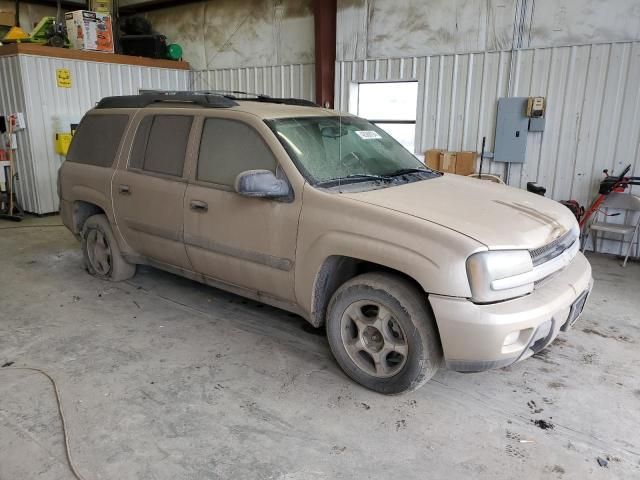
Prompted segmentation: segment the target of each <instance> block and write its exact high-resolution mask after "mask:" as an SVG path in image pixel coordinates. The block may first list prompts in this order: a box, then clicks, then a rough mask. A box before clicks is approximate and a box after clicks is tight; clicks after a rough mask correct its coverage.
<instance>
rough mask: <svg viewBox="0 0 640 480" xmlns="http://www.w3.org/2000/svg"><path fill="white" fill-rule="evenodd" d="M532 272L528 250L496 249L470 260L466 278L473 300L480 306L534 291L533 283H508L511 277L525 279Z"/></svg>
mask: <svg viewBox="0 0 640 480" xmlns="http://www.w3.org/2000/svg"><path fill="white" fill-rule="evenodd" d="M532 271H533V262H532V261H531V254H530V253H529V251H528V250H501V251H500V250H496V251H489V252H480V253H476V254H474V255H471V256H470V257H469V258H468V259H467V275H468V276H469V285H470V286H471V295H472V297H473V300H474V301H476V302H479V303H489V302H498V301H500V300H507V299H509V298H515V297H520V296H522V295H526V294H527V293H531V292H532V291H533V284H534V281H533V280H531V281H530V282H526V283H523V284H522V283H520V282H515V283H516V284H515V285H514V282H511V281H508V280H507V279H510V277H517V276H519V278H526V276H524V275H523V274H527V273H529V272H532ZM505 280H506V281H505Z"/></svg>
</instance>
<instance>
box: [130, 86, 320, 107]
mask: <svg viewBox="0 0 640 480" xmlns="http://www.w3.org/2000/svg"><path fill="white" fill-rule="evenodd" d="M140 93H141V94H143V95H149V94H156V95H220V96H223V97H225V98H228V99H229V100H238V101H245V102H262V103H278V104H283V105H297V106H301V107H319V106H320V105H318V104H317V103H314V102H312V101H311V100H305V99H303V98H275V97H270V96H269V95H264V94H262V93H252V92H243V91H239V90H192V91H179V90H140ZM238 95H243V96H245V97H246V98H244V97H243V98H239V97H238Z"/></svg>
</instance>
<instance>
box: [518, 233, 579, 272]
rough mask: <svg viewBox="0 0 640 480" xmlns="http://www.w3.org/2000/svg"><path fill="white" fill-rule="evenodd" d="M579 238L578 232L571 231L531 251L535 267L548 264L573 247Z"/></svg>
mask: <svg viewBox="0 0 640 480" xmlns="http://www.w3.org/2000/svg"><path fill="white" fill-rule="evenodd" d="M577 238H578V237H577V235H576V232H575V231H574V230H569V231H568V232H567V233H565V234H564V235H562V236H561V237H558V238H556V239H555V240H554V241H552V242H551V243H548V244H546V245H544V246H542V247H539V248H534V249H533V250H529V254H530V255H531V261H532V262H533V266H534V267H535V266H537V265H541V264H543V263H544V262H548V261H549V260H552V259H554V258H556V257H557V256H558V255H560V254H562V252H564V251H565V250H566V249H567V248H569V247H570V246H571V245H573V243H574V242H575V241H576V240H577Z"/></svg>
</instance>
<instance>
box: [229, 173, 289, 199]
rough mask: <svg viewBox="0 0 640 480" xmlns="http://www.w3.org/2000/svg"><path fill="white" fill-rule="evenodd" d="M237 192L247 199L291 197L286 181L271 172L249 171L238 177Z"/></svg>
mask: <svg viewBox="0 0 640 480" xmlns="http://www.w3.org/2000/svg"><path fill="white" fill-rule="evenodd" d="M235 187H236V192H237V193H239V194H240V195H244V196H245V197H259V198H282V197H288V196H289V195H290V192H291V190H290V188H289V184H288V183H287V181H286V180H281V179H279V178H277V177H276V176H275V175H274V174H273V172H270V171H269V170H247V171H246V172H242V173H240V174H238V176H237V177H236V185H235Z"/></svg>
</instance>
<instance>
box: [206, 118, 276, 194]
mask: <svg viewBox="0 0 640 480" xmlns="http://www.w3.org/2000/svg"><path fill="white" fill-rule="evenodd" d="M275 169H276V159H275V157H274V156H273V153H272V152H271V150H270V149H269V147H268V146H267V144H266V143H265V142H264V139H263V138H262V137H261V136H260V134H259V133H258V132H256V131H255V130H254V129H253V128H251V127H250V126H249V125H246V124H244V123H242V122H238V121H235V120H225V119H221V118H209V119H207V120H206V122H205V123H204V128H203V130H202V140H201V141H200V154H199V155H198V174H197V178H198V180H201V181H204V182H211V183H217V184H220V185H227V186H233V185H234V183H235V181H236V177H237V176H238V174H239V173H242V172H244V171H246V170H270V171H272V172H275Z"/></svg>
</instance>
